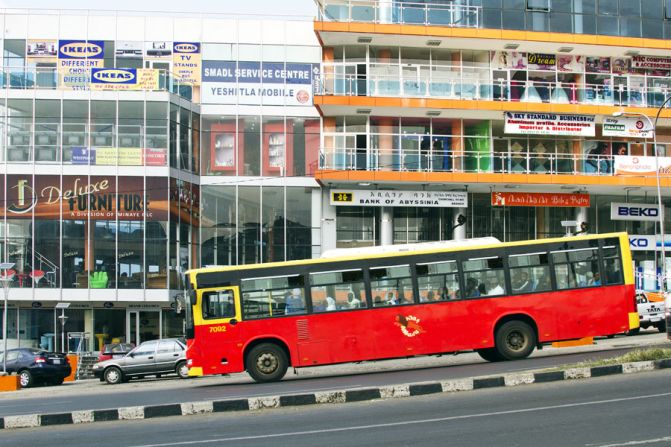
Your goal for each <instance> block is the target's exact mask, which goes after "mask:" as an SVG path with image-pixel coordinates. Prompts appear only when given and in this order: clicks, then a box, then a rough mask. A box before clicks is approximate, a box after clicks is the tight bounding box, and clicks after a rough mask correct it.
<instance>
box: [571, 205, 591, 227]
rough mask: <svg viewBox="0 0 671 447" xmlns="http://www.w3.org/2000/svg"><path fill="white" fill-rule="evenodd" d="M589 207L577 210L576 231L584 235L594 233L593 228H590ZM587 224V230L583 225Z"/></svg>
mask: <svg viewBox="0 0 671 447" xmlns="http://www.w3.org/2000/svg"><path fill="white" fill-rule="evenodd" d="M587 210H588V208H587V207H578V208H576V209H575V221H576V222H577V223H576V226H575V231H576V232H578V231H581V232H583V233H587V232H589V231H592V229H591V228H589V220H588V217H587V216H588V214H587ZM583 223H585V224H586V225H585V229H583V228H582V224H583ZM581 234H582V233H581Z"/></svg>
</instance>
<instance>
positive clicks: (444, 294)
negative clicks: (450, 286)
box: [434, 287, 450, 301]
mask: <svg viewBox="0 0 671 447" xmlns="http://www.w3.org/2000/svg"><path fill="white" fill-rule="evenodd" d="M449 299H450V293H449V292H448V290H447V288H446V287H441V288H439V289H438V293H437V294H436V295H435V297H434V300H435V301H446V300H449Z"/></svg>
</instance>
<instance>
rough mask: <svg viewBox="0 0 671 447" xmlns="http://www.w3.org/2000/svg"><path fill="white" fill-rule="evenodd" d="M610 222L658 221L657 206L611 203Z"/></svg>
mask: <svg viewBox="0 0 671 447" xmlns="http://www.w3.org/2000/svg"><path fill="white" fill-rule="evenodd" d="M610 218H611V220H634V221H638V222H642V221H649V222H656V221H658V220H659V206H657V205H648V204H645V203H611V204H610Z"/></svg>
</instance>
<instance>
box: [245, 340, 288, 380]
mask: <svg viewBox="0 0 671 447" xmlns="http://www.w3.org/2000/svg"><path fill="white" fill-rule="evenodd" d="M245 366H246V368H247V372H248V373H249V375H250V376H252V379H254V380H256V381H257V382H261V383H263V382H276V381H278V380H280V379H282V377H284V374H285V373H286V372H287V368H288V367H289V360H288V359H287V354H286V353H285V352H284V349H282V348H280V347H279V346H277V345H276V344H274V343H262V344H260V345H258V346H255V347H254V348H252V349H251V350H250V351H249V353H247V356H246V357H245Z"/></svg>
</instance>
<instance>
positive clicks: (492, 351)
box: [476, 348, 503, 362]
mask: <svg viewBox="0 0 671 447" xmlns="http://www.w3.org/2000/svg"><path fill="white" fill-rule="evenodd" d="M476 352H477V353H478V355H479V356H480V357H482V358H483V359H484V360H487V361H488V362H500V361H501V360H503V357H501V354H499V351H497V350H496V348H487V349H478V350H477V351H476Z"/></svg>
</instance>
